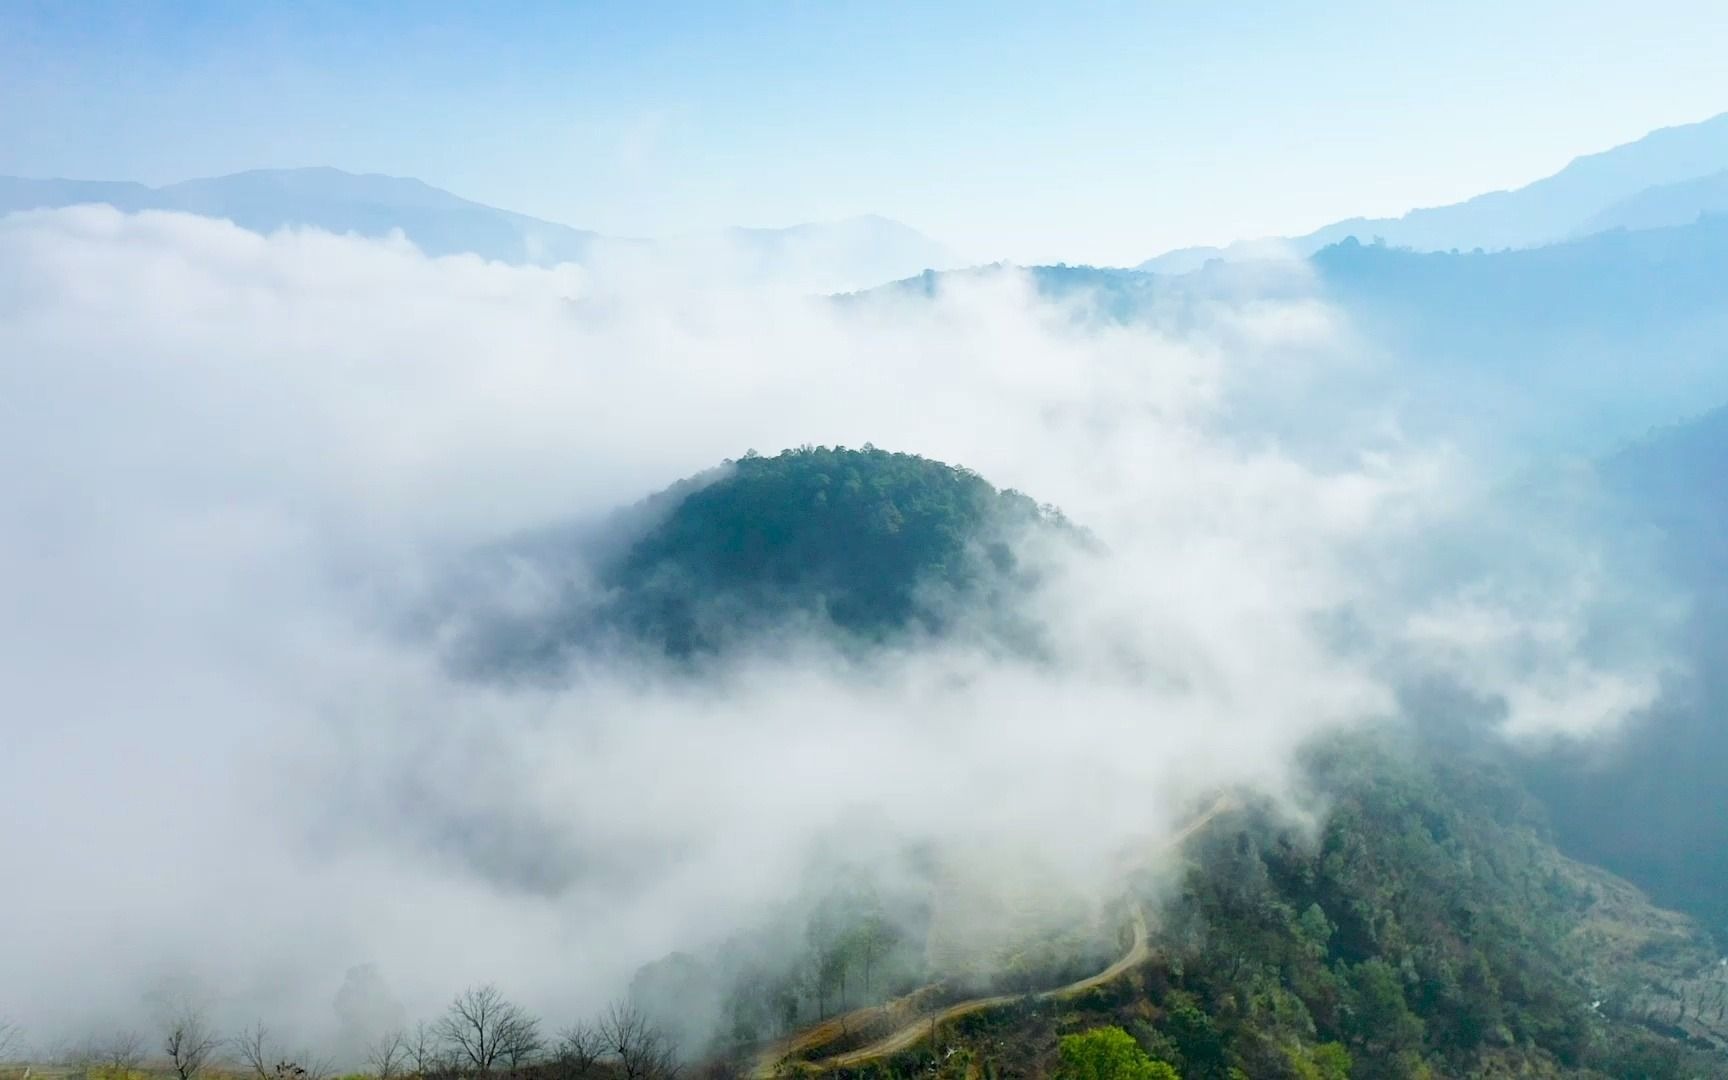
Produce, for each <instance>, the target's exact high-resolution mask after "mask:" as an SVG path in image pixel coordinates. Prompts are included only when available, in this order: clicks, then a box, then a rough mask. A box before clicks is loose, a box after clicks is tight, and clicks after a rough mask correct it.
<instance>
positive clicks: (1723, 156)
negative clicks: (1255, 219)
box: [1136, 113, 1728, 274]
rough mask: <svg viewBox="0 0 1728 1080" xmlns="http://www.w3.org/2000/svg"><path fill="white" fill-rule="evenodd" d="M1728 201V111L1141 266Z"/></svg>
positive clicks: (1500, 238) (1181, 268)
mask: <svg viewBox="0 0 1728 1080" xmlns="http://www.w3.org/2000/svg"><path fill="white" fill-rule="evenodd" d="M1725 208H1728V113H1723V114H1722V115H1720V116H1716V117H1713V118H1711V119H1709V120H1704V121H1702V122H1700V123H1696V124H1686V125H1682V126H1679V127H1671V128H1662V129H1660V130H1657V131H1653V132H1651V133H1650V134H1648V135H1646V136H1644V137H1643V138H1641V139H1639V140H1637V141H1636V142H1630V143H1627V144H1625V145H1624V146H1617V147H1614V148H1613V149H1611V150H1605V151H1603V152H1601V153H1599V154H1590V155H1587V156H1585V157H1581V158H1578V159H1576V160H1574V161H1573V162H1572V163H1571V164H1569V165H1567V166H1566V167H1565V168H1564V169H1561V170H1560V171H1559V172H1557V173H1555V174H1554V175H1553V176H1549V177H1546V178H1544V179H1541V180H1537V181H1535V182H1534V183H1531V184H1527V185H1525V186H1524V187H1521V188H1518V189H1516V190H1513V191H1494V192H1489V193H1487V194H1484V195H1478V196H1476V197H1475V198H1473V199H1467V200H1465V201H1464V202H1461V203H1454V204H1453V205H1451V206H1436V207H1429V208H1426V209H1420V210H1412V211H1410V212H1409V213H1407V214H1405V215H1403V216H1402V217H1396V218H1348V219H1346V220H1344V221H1338V222H1334V223H1332V224H1331V225H1326V226H1324V227H1322V228H1319V229H1316V230H1314V231H1313V232H1311V233H1308V234H1306V235H1303V236H1294V237H1281V238H1272V239H1266V240H1256V241H1245V242H1239V243H1235V244H1231V245H1229V246H1227V247H1191V248H1179V249H1177V250H1175V251H1169V252H1165V253H1164V254H1162V255H1158V256H1156V257H1154V258H1151V259H1147V260H1146V261H1145V262H1143V263H1141V264H1140V265H1139V266H1138V267H1136V269H1140V270H1150V271H1154V272H1157V273H1166V274H1180V273H1186V272H1188V271H1190V270H1194V269H1198V268H1199V267H1200V266H1202V265H1204V264H1205V263H1206V262H1207V261H1208V260H1211V259H1226V260H1231V261H1235V260H1240V259H1249V258H1257V257H1263V256H1264V254H1265V252H1266V250H1267V248H1268V247H1269V246H1273V245H1276V246H1281V247H1283V248H1285V249H1287V250H1289V251H1290V252H1291V253H1293V254H1295V255H1298V256H1303V255H1311V254H1313V253H1314V252H1316V251H1318V250H1320V249H1321V248H1323V247H1326V246H1328V245H1330V244H1335V243H1338V242H1339V241H1341V240H1344V239H1346V238H1348V237H1351V236H1354V237H1356V238H1357V239H1359V240H1361V241H1362V242H1363V243H1368V242H1370V241H1372V240H1374V239H1375V238H1380V239H1382V240H1384V241H1385V242H1386V243H1387V244H1389V245H1392V246H1395V247H1407V248H1413V249H1415V250H1417V251H1448V250H1452V249H1458V250H1461V251H1469V250H1472V249H1474V248H1484V249H1486V250H1489V251H1494V250H1499V249H1502V248H1523V247H1532V246H1535V245H1539V244H1547V243H1552V242H1554V241H1557V240H1564V239H1567V238H1569V237H1579V236H1586V235H1589V234H1591V233H1596V232H1603V231H1606V230H1609V229H1615V228H1628V229H1640V228H1651V227H1654V226H1660V225H1682V224H1686V223H1688V222H1691V221H1693V220H1696V219H1697V217H1698V215H1699V214H1700V213H1717V212H1721V211H1722V210H1723V209H1725Z"/></svg>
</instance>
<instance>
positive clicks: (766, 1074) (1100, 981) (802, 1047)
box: [750, 798, 1230, 1080]
mask: <svg viewBox="0 0 1728 1080" xmlns="http://www.w3.org/2000/svg"><path fill="white" fill-rule="evenodd" d="M1229 808H1230V801H1229V799H1227V798H1220V799H1218V800H1217V801H1216V802H1214V803H1213V804H1212V805H1211V806H1210V807H1208V808H1207V810H1206V811H1205V813H1203V814H1200V815H1199V816H1198V817H1196V818H1194V820H1192V821H1190V822H1189V823H1188V824H1187V825H1186V826H1184V827H1183V828H1182V830H1181V831H1180V832H1178V833H1176V835H1174V836H1172V837H1170V838H1169V839H1168V840H1166V841H1165V842H1164V843H1162V844H1160V845H1159V847H1158V850H1159V851H1169V850H1171V849H1173V848H1177V847H1180V846H1181V845H1182V844H1184V843H1185V842H1187V840H1188V838H1189V837H1191V836H1193V835H1194V834H1195V833H1197V832H1199V831H1200V830H1201V829H1203V828H1205V827H1206V826H1207V825H1208V824H1210V823H1211V821H1212V819H1213V818H1216V817H1217V816H1218V815H1219V814H1221V813H1223V812H1224V811H1225V810H1227V809H1229ZM1151 955H1152V946H1151V938H1150V934H1149V933H1148V931H1147V928H1146V915H1145V913H1144V912H1143V911H1141V910H1140V909H1139V907H1138V906H1136V907H1135V909H1134V941H1133V943H1132V944H1131V945H1129V947H1128V951H1127V952H1125V953H1123V954H1122V955H1121V956H1120V957H1119V958H1118V959H1117V960H1116V962H1115V963H1113V964H1111V965H1110V966H1109V967H1107V968H1105V969H1104V970H1103V971H1100V972H1098V973H1097V974H1096V975H1089V976H1087V977H1086V978H1084V979H1081V980H1079V981H1077V982H1071V983H1069V984H1068V985H1066V986H1059V987H1057V988H1055V989H1054V990H1046V991H1044V992H1043V993H1041V994H1037V995H1035V997H1036V998H1037V999H1038V1000H1039V1001H1053V1000H1058V999H1061V998H1069V997H1076V996H1078V995H1080V994H1083V993H1085V992H1086V991H1088V990H1091V989H1093V988H1095V987H1099V986H1103V985H1105V984H1106V983H1110V982H1113V981H1115V980H1116V979H1117V978H1118V977H1120V976H1121V975H1123V974H1124V973H1125V972H1127V971H1129V970H1130V969H1132V968H1135V967H1138V966H1139V965H1140V964H1142V963H1144V962H1145V961H1146V960H1147V959H1149V958H1150V957H1151ZM931 989H932V987H923V988H921V989H919V990H915V991H913V992H912V993H911V994H908V995H906V996H905V997H902V998H896V999H895V1000H893V1001H889V1002H885V1003H883V1004H881V1005H867V1006H865V1007H864V1008H861V1009H853V1010H852V1011H851V1012H848V1013H844V1014H842V1015H840V1016H836V1017H832V1018H830V1019H828V1020H825V1021H823V1022H822V1023H820V1024H816V1025H815V1026H813V1027H808V1028H805V1029H804V1030H803V1031H800V1032H798V1033H797V1034H795V1035H793V1036H792V1037H791V1038H789V1039H783V1040H780V1041H779V1042H776V1043H775V1044H774V1045H773V1046H771V1047H770V1048H769V1049H768V1050H767V1051H766V1052H764V1053H763V1055H762V1056H761V1057H760V1058H758V1059H757V1062H756V1066H755V1067H754V1068H753V1069H751V1070H750V1076H751V1077H752V1078H754V1080H769V1078H771V1077H773V1076H775V1075H777V1074H778V1073H779V1072H780V1068H781V1064H782V1063H783V1062H789V1059H795V1058H797V1057H798V1055H799V1054H801V1053H802V1052H804V1051H806V1050H810V1049H814V1048H815V1047H818V1046H823V1045H825V1044H827V1043H830V1042H833V1041H834V1040H835V1039H836V1038H838V1037H840V1036H841V1035H844V1034H845V1033H846V1032H848V1031H851V1030H853V1029H855V1028H858V1027H862V1026H865V1025H867V1024H869V1023H870V1022H871V1021H872V1020H879V1019H881V1018H883V1017H884V1016H890V1015H892V1014H893V1013H894V1012H895V1011H905V1010H906V1009H907V1007H908V1006H909V1005H911V1004H912V1003H913V1001H914V999H916V998H917V997H918V996H919V995H920V994H925V993H928V992H929V991H930V990H931ZM1019 1000H1021V995H1018V994H997V995H995V996H993V997H981V998H969V999H968V1000H966V1001H957V1002H955V1003H954V1004H952V1005H948V1006H946V1007H944V1008H942V1009H939V1010H937V1011H936V1012H934V1013H924V1014H922V1015H920V1016H918V1017H916V1018H915V1019H912V1020H910V1021H908V1022H907V1023H905V1024H903V1025H901V1026H900V1027H899V1028H896V1029H895V1030H894V1031H891V1032H889V1033H888V1034H887V1035H884V1036H883V1037H882V1038H880V1039H877V1040H876V1041H875V1042H873V1043H870V1044H869V1045H868V1046H861V1047H859V1048H858V1049H856V1050H848V1051H846V1052H845V1053H841V1054H836V1055H834V1056H833V1057H829V1058H824V1059H822V1060H821V1061H816V1062H799V1063H796V1065H795V1066H794V1067H809V1068H815V1069H818V1070H823V1071H826V1070H829V1069H845V1068H852V1067H855V1066H858V1065H862V1064H864V1063H865V1062H868V1061H875V1060H876V1059H878V1058H885V1057H891V1056H893V1055H894V1054H898V1053H900V1052H901V1051H903V1050H909V1049H911V1048H912V1047H914V1046H916V1045H918V1043H919V1042H920V1041H921V1040H923V1039H924V1038H926V1037H928V1036H929V1035H931V1034H932V1033H933V1032H934V1031H935V1030H936V1029H937V1028H938V1027H940V1026H941V1025H943V1024H946V1023H950V1022H952V1021H954V1020H958V1019H959V1018H960V1017H962V1016H969V1015H971V1014H972V1013H975V1012H982V1011H984V1010H985V1009H995V1008H1000V1007H1001V1006H1004V1005H1011V1004H1013V1003H1014V1002H1016V1001H1019Z"/></svg>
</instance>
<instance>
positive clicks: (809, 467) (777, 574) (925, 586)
mask: <svg viewBox="0 0 1728 1080" xmlns="http://www.w3.org/2000/svg"><path fill="white" fill-rule="evenodd" d="M601 532H602V533H603V534H604V536H605V538H604V539H603V540H600V541H584V540H580V539H570V538H569V537H568V536H566V535H565V534H554V537H553V539H552V540H550V541H548V540H547V539H545V538H543V537H542V538H537V539H535V540H534V541H533V542H531V543H524V544H522V545H519V546H518V547H516V548H514V549H512V550H511V551H510V552H509V555H510V557H511V558H512V559H520V560H526V561H527V562H529V563H531V564H534V565H536V566H538V567H539V568H540V570H541V572H542V573H543V574H545V575H546V576H548V577H550V578H555V579H556V578H559V577H560V576H561V575H562V576H570V577H575V576H580V577H581V578H582V581H581V583H580V585H579V586H578V585H576V584H574V583H572V584H570V585H569V586H568V587H566V588H565V589H564V590H563V592H564V594H565V595H566V597H567V599H566V600H565V601H563V602H561V603H560V604H559V605H558V607H557V609H556V610H554V611H552V612H550V613H546V612H541V613H538V614H537V615H536V616H534V617H533V618H532V619H530V620H526V621H525V620H522V619H513V620H505V621H500V620H498V619H493V620H492V621H491V622H488V623H487V624H486V629H485V632H484V633H483V634H482V635H481V637H482V640H480V641H479V642H478V643H477V644H476V647H475V650H474V651H475V652H476V654H477V655H478V656H479V659H478V661H477V663H478V664H479V666H480V667H481V668H482V669H486V670H490V669H494V668H504V669H516V670H520V669H522V668H524V667H529V668H533V667H542V668H543V667H547V666H553V665H556V664H557V663H559V662H560V661H561V660H562V659H563V658H566V657H568V656H569V655H570V654H571V653H572V652H573V651H576V650H580V649H582V648H584V647H587V646H592V645H597V644H601V643H608V644H610V645H614V646H616V645H618V644H619V643H620V642H622V643H623V644H624V645H625V646H626V647H646V648H648V649H650V650H652V651H657V652H664V653H666V654H667V655H670V656H673V657H686V658H687V657H694V656H703V655H713V654H717V653H720V652H723V651H725V650H726V649H727V648H728V647H730V646H733V645H736V644H739V643H742V642H745V641H754V642H761V641H763V640H764V639H766V638H769V637H773V636H779V637H782V638H784V637H794V638H798V639H801V640H822V641H825V642H827V643H830V644H839V645H841V646H843V647H854V646H864V645H871V644H881V643H887V642H890V641H894V640H898V639H901V638H915V637H918V636H921V635H923V636H928V635H941V634H946V633H949V632H951V631H954V630H955V629H956V628H957V627H959V626H961V625H965V626H966V627H968V628H970V629H973V630H976V631H979V632H981V633H985V634H989V635H995V636H997V637H998V639H1002V638H1003V635H1007V636H1015V635H1019V636H1020V637H1021V638H1024V636H1025V634H1026V633H1029V631H1028V630H1027V626H1026V624H1025V623H1024V621H1023V620H1020V619H1018V618H1016V615H1015V609H1016V606H1017V604H1018V603H1019V601H1020V600H1022V599H1023V598H1024V597H1025V596H1027V595H1028V593H1029V591H1030V590H1032V589H1033V588H1035V587H1036V585H1037V584H1038V581H1039V580H1040V572H1039V569H1038V567H1039V558H1038V552H1039V551H1040V550H1041V548H1040V544H1041V542H1043V541H1054V542H1056V543H1059V544H1063V545H1071V546H1077V547H1080V546H1084V545H1086V544H1088V543H1089V542H1090V541H1089V538H1088V537H1087V535H1086V534H1085V533H1084V531H1083V530H1080V529H1077V528H1075V527H1074V526H1072V525H1070V524H1069V523H1068V522H1067V520H1066V519H1065V518H1064V517H1063V516H1062V515H1061V513H1060V512H1059V511H1057V510H1055V509H1054V508H1053V507H1048V506H1040V505H1039V504H1038V503H1036V502H1034V501H1033V500H1032V499H1031V498H1029V497H1027V496H1025V495H1022V494H1020V493H1019V492H1016V491H1011V490H998V489H996V488H995V487H993V486H992V485H991V484H990V483H989V482H988V481H986V480H985V479H984V478H982V477H980V476H979V475H978V474H977V473H974V472H972V471H970V470H968V469H965V468H962V467H959V466H954V465H947V464H943V463H942V462H938V461H933V460H930V459H929V458H924V457H919V456H917V455H914V454H905V453H892V452H889V451H886V450H880V449H877V448H876V447H873V446H865V447H864V448H862V449H848V448H845V447H832V448H829V447H812V446H805V447H801V448H798V449H793V450H787V451H785V452H783V453H780V454H776V455H774V456H772V457H764V456H761V455H758V454H756V453H755V452H753V451H752V452H751V453H748V454H746V455H745V456H744V457H742V458H740V459H739V460H736V461H728V462H726V463H724V464H723V465H721V466H719V467H718V468H716V469H713V470H710V471H708V472H706V473H703V474H700V475H697V476H694V477H691V478H689V479H687V480H683V481H680V482H679V483H677V484H674V485H672V486H671V487H670V488H667V489H666V490H665V491H662V492H660V493H658V494H656V495H653V496H650V497H649V498H647V499H645V500H644V501H643V502H641V503H640V504H638V505H636V506H633V507H630V508H628V509H626V510H623V511H620V512H619V513H618V514H617V515H616V516H615V518H614V519H613V521H611V522H610V523H609V524H608V525H607V527H606V528H605V529H603V530H601ZM572 552H574V555H573V554H572ZM573 565H575V566H579V567H580V568H581V569H580V570H579V571H577V572H575V573H572V571H571V570H570V567H571V566H573ZM1022 643H1023V642H1022Z"/></svg>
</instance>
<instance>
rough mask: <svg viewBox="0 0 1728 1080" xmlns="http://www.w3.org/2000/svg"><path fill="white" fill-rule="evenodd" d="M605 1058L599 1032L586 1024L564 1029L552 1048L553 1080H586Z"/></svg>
mask: <svg viewBox="0 0 1728 1080" xmlns="http://www.w3.org/2000/svg"><path fill="white" fill-rule="evenodd" d="M605 1056H606V1043H605V1040H603V1039H602V1038H601V1037H600V1032H599V1031H597V1030H595V1029H594V1028H592V1027H590V1026H589V1025H587V1024H577V1025H575V1026H573V1027H569V1028H566V1029H565V1030H564V1032H563V1033H562V1034H561V1035H559V1036H558V1042H557V1045H555V1046H554V1047H553V1048H552V1062H551V1065H552V1075H553V1077H554V1078H555V1080H588V1078H589V1077H591V1076H593V1075H594V1073H595V1071H596V1070H597V1069H598V1068H599V1066H600V1060H601V1059H602V1058H603V1057H605Z"/></svg>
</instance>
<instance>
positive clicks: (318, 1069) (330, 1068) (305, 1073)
mask: <svg viewBox="0 0 1728 1080" xmlns="http://www.w3.org/2000/svg"><path fill="white" fill-rule="evenodd" d="M302 1062H304V1064H301V1063H302ZM335 1072H336V1064H335V1062H333V1061H331V1060H330V1059H329V1058H327V1057H315V1056H313V1055H312V1054H311V1053H310V1052H309V1051H306V1050H302V1051H301V1052H300V1053H298V1054H296V1055H295V1060H293V1061H286V1060H285V1061H283V1062H282V1063H281V1064H280V1065H278V1066H276V1076H277V1080H290V1078H292V1080H330V1077H331V1076H333V1075H334V1074H335Z"/></svg>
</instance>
